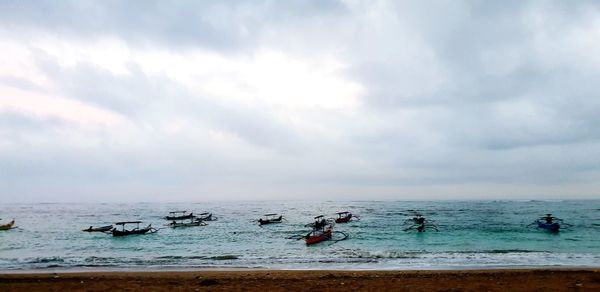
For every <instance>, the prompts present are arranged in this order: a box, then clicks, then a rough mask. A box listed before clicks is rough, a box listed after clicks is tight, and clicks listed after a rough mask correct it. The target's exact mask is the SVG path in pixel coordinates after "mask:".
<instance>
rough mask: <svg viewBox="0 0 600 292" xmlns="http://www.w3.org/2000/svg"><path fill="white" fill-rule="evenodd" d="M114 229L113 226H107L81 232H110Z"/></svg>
mask: <svg viewBox="0 0 600 292" xmlns="http://www.w3.org/2000/svg"><path fill="white" fill-rule="evenodd" d="M112 229H113V226H112V225H107V226H102V227H96V228H88V229H83V230H81V231H84V232H109V231H111V230H112Z"/></svg>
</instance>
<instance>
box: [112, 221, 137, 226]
mask: <svg viewBox="0 0 600 292" xmlns="http://www.w3.org/2000/svg"><path fill="white" fill-rule="evenodd" d="M140 223H142V221H124V222H117V223H115V224H116V225H125V224H140Z"/></svg>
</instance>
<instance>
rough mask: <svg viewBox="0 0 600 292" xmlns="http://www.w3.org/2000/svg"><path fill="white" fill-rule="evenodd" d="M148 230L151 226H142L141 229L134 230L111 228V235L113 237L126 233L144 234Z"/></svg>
mask: <svg viewBox="0 0 600 292" xmlns="http://www.w3.org/2000/svg"><path fill="white" fill-rule="evenodd" d="M150 231H152V228H151V227H146V228H142V229H134V230H117V229H113V230H112V235H113V236H114V237H120V236H128V235H142V234H146V233H148V232H150Z"/></svg>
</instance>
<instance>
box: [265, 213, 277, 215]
mask: <svg viewBox="0 0 600 292" xmlns="http://www.w3.org/2000/svg"><path fill="white" fill-rule="evenodd" d="M275 215H277V213H272V214H265V215H263V216H275Z"/></svg>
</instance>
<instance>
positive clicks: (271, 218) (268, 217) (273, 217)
mask: <svg viewBox="0 0 600 292" xmlns="http://www.w3.org/2000/svg"><path fill="white" fill-rule="evenodd" d="M277 215H278V214H275V213H273V214H265V215H263V218H260V219H258V224H259V225H266V224H273V223H281V221H282V220H283V215H279V217H277Z"/></svg>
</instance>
